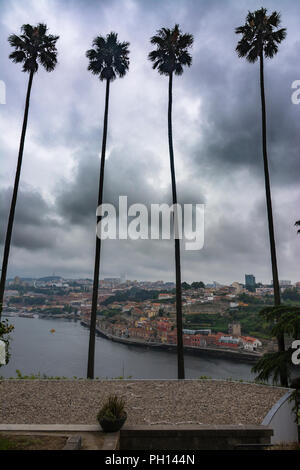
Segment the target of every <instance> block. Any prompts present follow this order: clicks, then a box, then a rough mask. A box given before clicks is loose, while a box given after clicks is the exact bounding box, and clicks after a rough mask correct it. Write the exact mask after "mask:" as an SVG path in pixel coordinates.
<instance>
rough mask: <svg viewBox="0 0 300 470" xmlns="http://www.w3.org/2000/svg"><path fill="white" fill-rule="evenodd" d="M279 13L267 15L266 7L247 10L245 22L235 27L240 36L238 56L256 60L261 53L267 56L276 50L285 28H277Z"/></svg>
mask: <svg viewBox="0 0 300 470" xmlns="http://www.w3.org/2000/svg"><path fill="white" fill-rule="evenodd" d="M280 21H281V20H280V14H279V13H278V12H276V11H273V13H272V14H271V15H270V16H268V15H267V10H266V8H260V9H259V10H256V11H254V12H248V14H247V16H246V21H245V24H244V25H242V26H238V27H237V28H235V32H236V34H241V35H242V38H241V39H240V41H239V42H238V44H237V47H236V52H237V54H238V56H239V57H246V59H247V60H248V61H249V62H252V63H253V62H256V60H257V59H258V57H259V56H260V55H261V54H264V55H265V56H266V57H268V58H272V57H274V55H276V54H277V52H278V44H279V43H281V42H282V41H283V40H284V39H285V37H286V28H281V29H277V28H278V27H279V25H280Z"/></svg>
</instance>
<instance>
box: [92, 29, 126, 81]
mask: <svg viewBox="0 0 300 470" xmlns="http://www.w3.org/2000/svg"><path fill="white" fill-rule="evenodd" d="M93 46H94V49H89V50H88V51H87V52H86V56H87V58H88V59H89V66H88V70H90V71H91V72H92V73H93V74H94V75H98V76H99V79H100V80H110V81H113V80H115V78H117V77H120V78H122V77H124V75H125V74H126V72H127V70H128V69H129V57H128V55H129V50H128V46H129V42H118V35H117V33H113V32H111V33H109V34H107V36H106V38H104V37H102V36H97V37H96V38H95V39H94V41H93Z"/></svg>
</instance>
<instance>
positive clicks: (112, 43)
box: [86, 32, 129, 379]
mask: <svg viewBox="0 0 300 470" xmlns="http://www.w3.org/2000/svg"><path fill="white" fill-rule="evenodd" d="M93 46H94V48H93V49H89V50H88V51H87V52H86V56H87V58H88V59H89V66H88V70H90V71H91V72H92V73H93V74H94V75H98V77H99V79H100V80H101V81H103V80H106V93H105V110H104V124H103V136H102V151H101V163H100V178H99V192H98V206H100V205H101V204H102V197H103V182H104V164H105V150H106V138H107V120H108V104H109V87H110V83H111V82H112V81H114V80H115V79H116V78H117V77H120V78H122V77H124V75H125V74H126V72H127V70H128V69H129V57H128V55H129V50H128V46H129V42H118V35H117V34H116V33H113V32H111V33H110V34H108V35H107V36H106V38H104V37H102V36H97V37H96V38H95V39H94V41H93ZM99 221H100V217H97V223H98V222H99ZM100 253H101V239H100V238H99V237H96V252H95V266H94V282H93V295H92V309H91V320H90V338H89V353H88V367H87V378H88V379H93V378H94V363H95V333H96V317H97V303H98V286H99V271H100Z"/></svg>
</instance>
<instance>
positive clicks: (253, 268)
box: [0, 0, 300, 283]
mask: <svg viewBox="0 0 300 470" xmlns="http://www.w3.org/2000/svg"><path fill="white" fill-rule="evenodd" d="M261 4H262V1H261V0H259V1H256V0H248V1H244V0H235V1H229V0H213V1H211V0H161V1H158V0H152V1H151V0H115V1H112V0H107V1H106V0H97V1H96V0H95V1H93V0H85V1H83V0H82V1H80V0H65V1H64V0H60V1H58V0H57V1H56V0H26V1H25V0H0V11H1V15H0V50H1V56H0V79H1V80H3V81H4V82H5V83H6V89H7V97H6V100H7V103H6V105H0V129H1V133H0V154H1V171H0V191H1V206H0V220H1V223H0V228H1V239H2V243H3V238H4V233H5V229H6V223H7V216H8V210H9V205H10V200H11V195H12V186H13V181H14V174H15V168H16V163H17V155H18V145H19V137H20V132H21V126H22V120H23V111H24V101H25V93H26V88H27V80H28V75H27V74H25V73H22V71H21V66H20V65H18V64H13V63H12V62H11V61H10V60H9V59H8V55H9V53H10V47H9V44H8V42H7V37H8V35H9V34H11V33H16V34H18V33H19V30H20V26H21V25H22V24H24V23H31V24H36V23H38V22H45V23H46V24H47V25H48V27H49V32H51V33H53V34H58V35H60V39H59V41H58V43H57V48H58V65H57V68H56V69H55V71H54V72H52V73H47V72H46V71H44V70H42V69H40V70H39V72H38V73H37V74H36V75H35V77H34V81H33V87H32V99H31V104H30V113H29V123H28V130H27V136H26V143H25V151H24V160H23V168H22V175H21V184H20V190H19V195H18V202H17V211H16V218H15V225H14V232H13V244H12V248H11V255H10V260H9V271H8V277H11V276H15V275H19V276H42V275H49V274H52V273H53V272H54V273H55V274H56V275H62V276H65V277H92V275H93V259H94V249H95V210H96V202H97V191H98V176H99V164H100V159H99V152H100V147H101V139H102V120H103V111H104V93H105V84H104V83H103V82H100V81H99V80H98V79H97V78H96V77H95V76H92V75H91V74H90V73H89V72H88V71H87V59H86V57H85V51H86V50H87V49H89V48H90V47H91V43H92V40H93V38H94V37H95V36H96V35H98V34H101V35H106V34H107V33H109V32H110V31H115V32H117V33H118V35H119V39H120V40H121V41H129V42H130V70H129V72H128V74H127V75H126V76H125V78H123V79H118V80H116V81H115V82H114V83H113V84H112V85H111V95H110V109H109V132H108V148H107V161H106V173H105V194H104V201H105V202H113V203H116V202H117V200H118V196H119V195H127V196H128V201H129V204H131V203H140V202H141V203H147V204H149V203H151V202H166V203H171V186H170V174H169V154H168V140H167V104H168V103H167V99H168V94H167V92H168V80H167V78H166V77H162V76H160V75H159V74H158V73H157V72H156V71H154V70H152V66H151V63H150V62H149V61H148V60H147V55H148V53H149V51H150V50H151V45H150V42H149V38H150V37H151V36H152V35H153V34H154V33H155V31H156V30H157V29H159V28H161V27H162V26H165V27H173V26H174V24H175V23H179V25H180V27H181V29H182V31H183V32H189V33H192V34H193V35H194V46H193V49H192V56H193V64H192V67H191V68H190V69H187V70H185V72H184V74H183V76H181V77H176V78H175V80H174V92H173V101H174V111H173V131H174V132H173V133H174V150H175V165H176V176H177V181H178V199H179V202H181V203H188V202H190V203H204V204H205V243H204V247H203V249H202V250H200V251H184V250H183V249H182V278H183V280H186V281H193V280H198V281H200V280H202V281H204V282H209V281H211V280H217V281H219V282H224V283H231V282H233V281H241V282H243V280H244V274H245V273H253V274H254V275H255V276H256V279H257V280H258V281H262V282H270V280H271V278H272V275H271V264H270V250H269V241H268V230H267V214H266V204H265V193H264V179H263V165H262V151H261V115H260V94H259V93H260V90H259V65H258V63H256V64H249V63H247V62H246V61H245V60H244V59H239V58H238V56H237V54H236V52H235V46H236V42H237V40H238V37H237V35H236V34H235V33H234V28H235V27H236V26H239V25H241V24H243V23H244V20H245V16H246V14H247V11H248V10H249V9H250V10H254V9H257V8H260V7H261ZM263 5H264V6H265V7H266V8H268V10H269V11H270V12H271V11H273V10H274V9H276V10H279V11H280V12H281V14H282V26H285V27H286V28H287V33H288V34H287V38H286V40H285V41H284V43H283V44H282V45H281V46H280V50H279V53H278V55H277V56H276V57H275V58H274V59H272V60H271V61H266V63H265V85H266V99H267V113H268V143H269V161H270V176H271V185H272V197H273V205H274V223H275V233H276V242H277V253H278V268H279V277H280V279H291V280H292V281H293V282H294V281H300V272H299V255H300V237H298V238H297V235H296V228H295V227H294V222H295V220H298V219H299V218H300V185H299V177H300V155H299V148H300V146H299V143H300V142H299V135H300V105H298V106H297V105H294V104H292V102H291V93H292V90H291V84H292V82H293V81H294V80H297V79H300V68H299V64H300V4H299V2H296V1H294V0H292V1H285V2H282V1H274V0H273V1H271V0H265V1H264V2H263ZM2 248H3V245H2ZM102 254H103V256H102V261H101V277H102V276H119V275H120V274H121V273H126V277H127V278H128V279H144V280H157V279H163V280H165V281H171V280H174V278H175V275H174V242H173V241H168V240H164V241H155V240H154V241H147V240H140V241H118V240H108V241H105V242H103V244H102Z"/></svg>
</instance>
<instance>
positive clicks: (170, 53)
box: [149, 24, 194, 379]
mask: <svg viewBox="0 0 300 470" xmlns="http://www.w3.org/2000/svg"><path fill="white" fill-rule="evenodd" d="M193 40H194V39H193V36H192V35H191V34H183V33H182V32H181V30H180V28H179V25H178V24H176V25H175V26H174V28H173V29H169V28H162V29H160V30H159V31H157V34H156V35H155V36H153V37H152V38H151V44H153V45H154V46H156V49H155V50H153V51H151V52H150V54H149V60H150V61H151V62H153V68H154V69H157V70H158V72H159V73H160V74H161V75H166V76H167V77H168V78H169V105H168V137H169V153H170V170H171V182H172V197H173V205H174V207H176V206H175V204H177V189H176V177H175V163H174V151H173V135H172V86H173V76H174V74H175V75H182V74H183V67H184V66H188V67H190V66H191V64H192V57H191V55H190V53H189V51H188V49H189V48H190V47H191V46H192V44H193ZM177 225H178V218H177V216H176V212H175V214H174V234H175V272H176V322H177V362H178V378H179V379H184V356H183V337H182V292H181V268H180V244H179V239H178V238H176V234H177V233H178V232H177V230H178V226H177Z"/></svg>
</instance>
